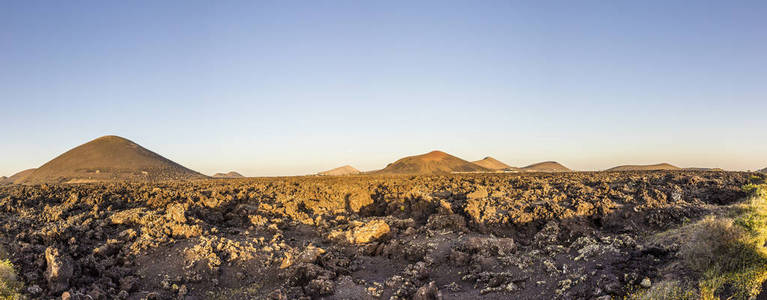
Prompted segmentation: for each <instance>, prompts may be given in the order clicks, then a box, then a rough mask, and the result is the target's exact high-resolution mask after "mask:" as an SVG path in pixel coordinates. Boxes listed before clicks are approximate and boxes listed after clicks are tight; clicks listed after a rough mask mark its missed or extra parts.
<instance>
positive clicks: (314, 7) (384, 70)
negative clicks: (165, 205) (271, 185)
mask: <svg viewBox="0 0 767 300" xmlns="http://www.w3.org/2000/svg"><path fill="white" fill-rule="evenodd" d="M765 15H767V2H766V1H674V0H672V1H449V0H448V1H188V0H184V1H0V121H1V122H2V125H0V175H6V176H8V175H11V174H14V173H16V172H17V171H20V170H23V169H27V168H33V167H38V166H40V165H42V164H44V163H45V162H47V161H48V160H50V159H52V158H54V157H56V156H57V155H59V154H61V153H63V152H65V151H67V150H68V149H71V148H73V147H75V146H77V145H80V144H82V143H85V142H88V141H89V140H92V139H95V138H97V137H100V136H103V135H110V134H113V135H119V136H122V137H125V138H128V139H130V140H133V141H134V142H136V143H138V144H140V145H142V146H144V147H146V148H148V149H150V150H153V151H155V152H157V153H159V154H161V155H163V156H165V157H167V158H169V159H171V160H174V161H176V162H178V163H180V164H182V165H184V166H186V167H189V168H191V169H194V170H197V171H199V172H202V173H205V174H212V173H215V172H224V171H230V170H235V171H238V172H240V173H242V174H244V175H247V176H275V175H302V174H310V173H315V172H318V171H323V170H326V169H330V168H334V167H337V166H341V165H346V164H350V165H352V166H355V167H357V168H358V169H361V170H374V169H380V168H383V167H384V166H386V164H387V163H390V162H393V161H395V160H396V159H398V158H401V157H404V156H408V155H415V154H421V153H425V152H429V151H431V150H435V149H439V150H443V151H445V152H448V153H450V154H453V155H456V156H458V157H461V158H464V159H466V160H478V159H481V158H483V157H485V156H492V157H494V158H496V159H499V160H501V161H503V162H505V163H507V164H510V165H514V166H524V165H529V164H532V163H535V162H539V161H548V160H555V161H558V162H560V163H562V164H564V165H566V166H568V167H570V168H572V169H577V170H600V169H605V168H609V167H612V166H615V165H620V164H647V163H657V162H669V163H672V164H675V165H678V166H681V167H722V168H725V169H732V170H749V169H750V170H754V169H758V168H763V167H767V130H766V129H767V118H765V113H766V112H767V30H765V28H767V18H765V17H764V16H765Z"/></svg>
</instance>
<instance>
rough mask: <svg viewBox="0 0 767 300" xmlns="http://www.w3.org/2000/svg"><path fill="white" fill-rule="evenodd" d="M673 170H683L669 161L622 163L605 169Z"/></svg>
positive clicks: (608, 170)
mask: <svg viewBox="0 0 767 300" xmlns="http://www.w3.org/2000/svg"><path fill="white" fill-rule="evenodd" d="M672 170H681V168H679V167H677V166H674V165H671V164H668V163H659V164H654V165H622V166H617V167H612V168H609V169H607V170H605V171H607V172H616V171H672Z"/></svg>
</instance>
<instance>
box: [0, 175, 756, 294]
mask: <svg viewBox="0 0 767 300" xmlns="http://www.w3.org/2000/svg"><path fill="white" fill-rule="evenodd" d="M754 176H755V173H736V172H693V171H665V172H616V173H603V172H596V173H549V174H545V173H535V174H530V173H520V174H461V175H458V174H454V175H444V176H344V177H286V178H248V179H228V180H199V181H168V182H160V183H133V184H131V183H101V184H74V185H71V184H70V185H37V186H20V185H13V186H3V187H0V250H2V251H0V254H3V253H6V255H7V257H8V258H10V260H11V262H12V263H13V264H14V265H15V266H16V269H17V272H18V274H19V276H18V277H19V279H20V281H21V282H23V284H24V288H23V289H22V291H23V293H25V294H26V295H27V296H29V297H32V298H44V299H50V298H55V297H60V296H61V295H62V294H64V296H70V297H72V299H86V298H77V297H78V295H81V296H82V297H86V296H85V295H88V296H90V298H88V299H91V298H92V299H145V298H146V299H253V298H256V299H261V298H263V299H296V298H306V299H309V298H314V299H319V298H327V299H440V298H441V299H467V298H479V297H483V298H486V299H508V298H515V299H594V298H598V299H609V298H610V297H622V296H626V295H630V294H631V293H633V291H636V290H637V289H643V288H647V287H649V286H650V285H652V284H653V283H655V282H658V281H660V280H665V279H668V278H669V276H671V277H674V276H678V277H683V276H687V275H685V274H684V273H683V272H679V271H673V270H674V269H673V268H671V269H669V268H670V267H673V266H674V265H675V264H676V262H677V261H678V251H680V245H679V244H677V243H676V242H658V241H656V240H654V239H649V238H647V237H649V236H651V235H653V234H655V233H658V232H662V231H664V230H667V229H670V228H674V227H676V226H679V225H681V224H684V223H687V222H691V221H693V220H696V219H699V218H701V217H702V216H704V215H709V214H713V213H716V212H717V211H719V210H720V209H721V207H723V206H724V205H728V204H731V203H733V202H735V201H738V200H740V199H742V198H743V197H744V196H745V195H746V193H745V192H744V191H743V190H742V188H741V187H742V186H743V185H745V184H747V183H749V182H750V181H752V180H754V178H755V177H754ZM759 176H762V175H759ZM759 178H761V177H759ZM669 270H671V271H669Z"/></svg>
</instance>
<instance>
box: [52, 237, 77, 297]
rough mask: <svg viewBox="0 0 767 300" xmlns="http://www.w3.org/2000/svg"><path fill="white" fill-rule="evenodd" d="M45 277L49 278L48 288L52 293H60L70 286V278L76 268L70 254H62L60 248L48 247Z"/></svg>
mask: <svg viewBox="0 0 767 300" xmlns="http://www.w3.org/2000/svg"><path fill="white" fill-rule="evenodd" d="M45 261H46V263H47V266H48V267H47V269H46V270H45V279H47V280H48V288H49V289H50V291H51V292H52V293H58V292H61V291H64V290H66V289H67V288H69V279H70V278H72V274H73V272H74V268H73V266H72V259H71V258H70V257H69V255H66V254H63V255H62V254H60V253H59V249H57V248H54V247H48V248H47V249H45Z"/></svg>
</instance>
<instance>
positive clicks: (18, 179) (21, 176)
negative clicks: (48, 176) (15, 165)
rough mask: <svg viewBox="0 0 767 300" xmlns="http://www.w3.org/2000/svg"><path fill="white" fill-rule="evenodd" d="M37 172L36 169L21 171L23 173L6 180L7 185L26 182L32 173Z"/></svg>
mask: <svg viewBox="0 0 767 300" xmlns="http://www.w3.org/2000/svg"><path fill="white" fill-rule="evenodd" d="M35 170H37V169H34V168H32V169H26V170H24V171H21V172H18V173H16V174H13V175H11V176H10V177H8V178H6V179H5V183H7V184H19V183H21V182H22V181H24V179H27V177H29V175H30V174H32V172H34V171H35Z"/></svg>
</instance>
